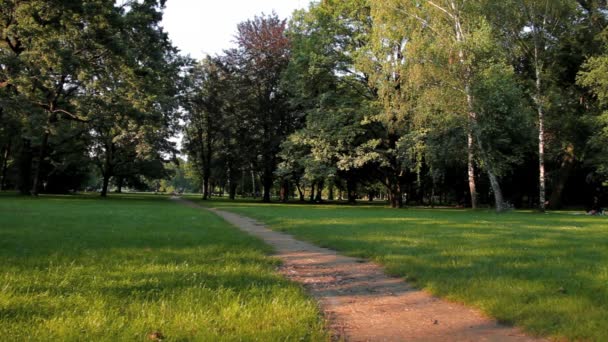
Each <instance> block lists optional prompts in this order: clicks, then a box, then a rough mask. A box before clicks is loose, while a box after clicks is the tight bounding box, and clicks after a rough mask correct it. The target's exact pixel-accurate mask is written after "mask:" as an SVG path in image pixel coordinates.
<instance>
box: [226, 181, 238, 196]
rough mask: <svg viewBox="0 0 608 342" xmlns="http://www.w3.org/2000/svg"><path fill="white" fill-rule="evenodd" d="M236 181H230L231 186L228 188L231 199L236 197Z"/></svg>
mask: <svg viewBox="0 0 608 342" xmlns="http://www.w3.org/2000/svg"><path fill="white" fill-rule="evenodd" d="M236 185H237V184H236V182H230V187H229V189H228V196H229V198H230V199H231V200H235V199H236Z"/></svg>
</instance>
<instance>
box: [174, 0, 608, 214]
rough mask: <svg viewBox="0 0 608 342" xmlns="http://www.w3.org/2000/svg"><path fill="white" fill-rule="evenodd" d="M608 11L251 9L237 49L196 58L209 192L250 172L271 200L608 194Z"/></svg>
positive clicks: (473, 0)
mask: <svg viewBox="0 0 608 342" xmlns="http://www.w3.org/2000/svg"><path fill="white" fill-rule="evenodd" d="M607 13H608V8H607V5H606V2H605V1H586V0H542V1H538V0H509V1H501V2H496V1H490V0H420V1H409V0H408V1H405V0H377V1H376V0H341V1H337V0H324V1H321V2H319V3H317V4H313V5H311V6H310V8H309V9H307V10H302V11H297V12H296V13H294V16H293V18H291V21H290V23H289V25H286V22H285V21H282V20H279V19H278V18H277V16H276V15H270V16H261V17H256V18H254V19H252V20H250V21H247V22H244V23H242V24H240V25H239V26H238V32H237V35H236V43H237V48H235V49H233V50H228V51H225V53H224V54H222V55H219V56H215V57H208V58H206V59H205V60H203V61H201V62H200V63H199V64H198V65H197V66H196V67H194V68H193V70H192V71H191V72H190V73H189V81H188V82H187V83H188V85H187V87H186V88H187V89H186V94H187V95H186V96H187V101H186V103H187V106H186V107H187V108H186V109H187V110H186V112H187V113H188V119H187V125H186V126H187V127H186V141H187V143H186V149H187V153H188V155H189V156H190V160H191V161H192V162H193V163H195V164H196V168H197V169H198V170H200V178H201V180H202V184H203V193H204V197H205V198H206V197H208V195H209V192H210V190H209V189H210V186H209V184H210V182H211V183H213V184H219V183H221V184H225V185H227V188H229V189H230V190H229V192H230V194H231V196H232V197H234V195H235V193H236V191H237V188H238V184H239V183H240V184H241V185H244V179H245V176H247V177H249V175H251V177H252V178H253V180H252V183H254V184H255V182H256V179H259V180H260V181H261V183H262V184H263V196H264V197H263V198H264V200H265V201H269V200H270V195H271V193H272V192H273V189H279V193H280V194H281V197H282V198H283V199H286V198H287V196H288V195H290V194H293V193H295V192H296V190H298V192H299V194H300V198H301V199H303V192H302V189H301V187H302V185H303V184H308V185H309V186H311V193H312V194H313V195H312V196H311V199H312V200H320V199H321V192H322V191H326V194H327V196H328V197H333V190H334V189H339V190H343V191H344V193H346V194H347V197H348V199H349V200H350V201H354V200H355V198H357V197H358V196H361V193H362V192H363V191H365V192H367V193H368V194H369V195H370V197H372V196H374V195H377V194H378V193H379V192H381V193H385V194H387V195H388V199H389V201H390V203H391V206H393V207H401V206H402V205H403V204H404V200H407V201H412V202H418V203H429V202H430V203H434V202H452V203H454V202H457V203H461V204H464V203H468V204H469V205H471V206H472V207H477V206H478V205H479V204H480V203H494V204H495V206H496V209H497V210H498V211H502V210H504V209H505V208H507V207H509V206H510V205H511V204H516V205H520V206H535V207H538V208H539V209H541V210H544V209H545V208H546V206H549V207H551V208H558V207H560V206H561V205H562V202H563V199H564V198H568V199H569V201H567V202H568V203H569V204H575V203H576V204H581V202H583V201H584V202H585V203H586V204H588V205H599V204H600V203H599V201H601V196H602V193H605V191H606V183H605V182H606V179H607V176H608V173H607V169H608V164H607V157H606V155H607V152H608V148H607V146H608V140H607V138H608V136H607V135H606V130H607V127H608V126H607V124H608V122H607V121H608V120H607V114H606V112H605V111H604V110H605V108H606V99H607V97H608V95H607V93H606V89H608V88H606V86H607V85H608V84H607V83H608V69H607V67H606V65H608V64H607V62H608V60H607V58H608V57H606V56H607V52H608V51H607V50H606V39H607V38H606V37H607V36H606V34H607V32H608V31H607V30H606V23H607V20H608V18H607ZM210 180H211V181H210ZM273 186H274V188H273ZM315 186H316V191H315ZM241 188H242V191H243V192H245V191H246V189H245V188H244V187H243V186H241ZM379 189H381V190H380V191H379ZM252 191H253V192H255V187H254V188H253V190H252ZM509 202H511V204H510V203H509Z"/></svg>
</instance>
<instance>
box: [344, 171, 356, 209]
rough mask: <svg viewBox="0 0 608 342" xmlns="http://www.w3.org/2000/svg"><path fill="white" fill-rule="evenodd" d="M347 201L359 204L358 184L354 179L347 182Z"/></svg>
mask: <svg viewBox="0 0 608 342" xmlns="http://www.w3.org/2000/svg"><path fill="white" fill-rule="evenodd" d="M346 192H347V197H348V199H347V201H348V203H349V204H357V182H355V180H354V179H353V178H352V177H349V178H348V179H347V180H346Z"/></svg>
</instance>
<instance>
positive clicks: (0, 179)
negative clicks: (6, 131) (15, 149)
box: [0, 137, 12, 191]
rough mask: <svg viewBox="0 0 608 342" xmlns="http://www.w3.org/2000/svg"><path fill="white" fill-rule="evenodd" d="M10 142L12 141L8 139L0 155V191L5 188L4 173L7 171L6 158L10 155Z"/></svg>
mask: <svg viewBox="0 0 608 342" xmlns="http://www.w3.org/2000/svg"><path fill="white" fill-rule="evenodd" d="M11 142H12V139H11V138H10V137H9V139H8V143H7V144H6V147H5V148H4V153H3V155H2V165H1V166H0V191H2V190H4V189H5V188H6V171H7V169H8V158H9V157H10V155H11Z"/></svg>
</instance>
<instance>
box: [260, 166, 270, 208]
mask: <svg viewBox="0 0 608 342" xmlns="http://www.w3.org/2000/svg"><path fill="white" fill-rule="evenodd" d="M270 191H272V170H271V169H270V165H265V166H264V197H263V198H262V202H264V203H270Z"/></svg>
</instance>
